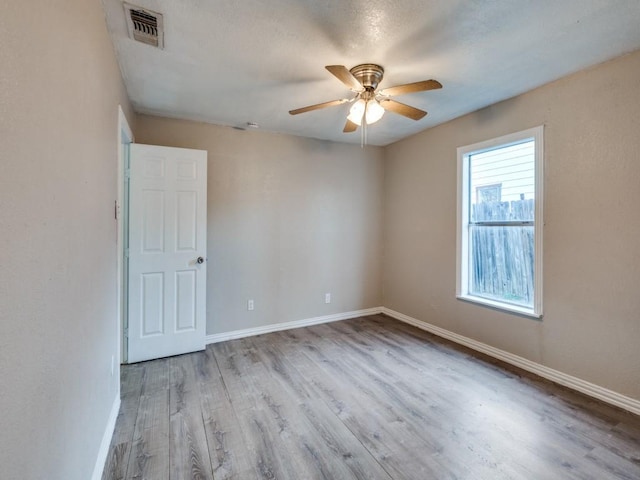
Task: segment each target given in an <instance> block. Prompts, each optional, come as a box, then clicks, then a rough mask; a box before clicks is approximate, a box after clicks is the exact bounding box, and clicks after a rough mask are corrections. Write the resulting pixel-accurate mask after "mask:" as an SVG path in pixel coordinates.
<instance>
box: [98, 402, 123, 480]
mask: <svg viewBox="0 0 640 480" xmlns="http://www.w3.org/2000/svg"><path fill="white" fill-rule="evenodd" d="M119 412H120V391H119V390H118V392H117V395H116V399H115V400H114V402H113V405H112V407H111V413H110V414H109V420H108V421H107V426H106V428H105V429H104V434H103V435H102V442H101V443H100V449H99V450H98V457H97V458H96V465H95V467H94V468H93V475H91V480H100V479H101V478H102V472H103V471H104V464H105V462H106V461H107V456H108V455H109V447H110V446H111V438H113V431H114V430H115V428H116V420H117V418H118V413H119Z"/></svg>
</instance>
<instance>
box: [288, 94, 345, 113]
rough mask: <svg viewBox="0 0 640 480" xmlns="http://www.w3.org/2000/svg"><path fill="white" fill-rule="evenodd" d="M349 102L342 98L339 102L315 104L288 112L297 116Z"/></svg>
mask: <svg viewBox="0 0 640 480" xmlns="http://www.w3.org/2000/svg"><path fill="white" fill-rule="evenodd" d="M348 101H349V100H348V99H346V98H342V99H340V100H332V101H330V102H324V103H317V104H315V105H309V106H308V107H302V108H296V109H295V110H289V113H290V114H291V115H298V114H299V113H305V112H311V111H312V110H318V109H320V108H327V107H334V106H336V105H342V104H343V103H346V102H348Z"/></svg>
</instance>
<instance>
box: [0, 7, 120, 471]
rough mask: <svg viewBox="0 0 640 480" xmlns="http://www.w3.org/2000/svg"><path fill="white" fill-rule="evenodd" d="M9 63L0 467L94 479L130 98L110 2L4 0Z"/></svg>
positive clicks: (2, 164) (2, 110) (1, 35)
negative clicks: (121, 138) (121, 141)
mask: <svg viewBox="0 0 640 480" xmlns="http://www.w3.org/2000/svg"><path fill="white" fill-rule="evenodd" d="M0 65H1V67H0V172H1V173H0V325H1V326H2V332H1V333H0V385H1V387H0V412H1V413H0V477H2V478H6V479H17V478H25V479H65V480H73V479H78V480H87V479H89V478H91V473H92V471H93V468H94V465H95V462H96V457H97V455H98V448H99V445H100V442H101V440H102V436H103V433H104V431H105V427H106V425H107V420H108V417H109V413H110V411H111V407H112V405H113V403H114V400H115V399H116V395H117V391H118V382H119V378H118V376H117V369H116V375H114V376H111V357H112V356H113V355H115V356H116V359H117V348H118V347H117V346H118V338H117V317H116V254H115V248H116V244H115V236H116V229H115V221H114V218H113V207H114V200H115V198H116V151H117V150H116V141H117V132H116V130H117V107H118V103H119V102H120V103H122V102H124V103H126V102H127V100H126V95H125V92H124V89H123V86H122V82H121V78H120V72H119V69H118V67H117V64H116V62H115V56H114V53H113V47H112V45H111V42H110V40H109V37H108V35H107V30H106V25H105V21H104V14H103V11H102V8H101V5H100V2H99V1H98V0H92V1H85V0H69V1H66V2H64V5H61V4H60V2H36V1H27V2H8V1H7V2H2V4H1V6H0ZM125 111H127V112H128V113H129V117H130V116H131V112H130V110H129V108H128V107H127V106H125ZM130 118H131V117H130ZM116 367H117V365H116Z"/></svg>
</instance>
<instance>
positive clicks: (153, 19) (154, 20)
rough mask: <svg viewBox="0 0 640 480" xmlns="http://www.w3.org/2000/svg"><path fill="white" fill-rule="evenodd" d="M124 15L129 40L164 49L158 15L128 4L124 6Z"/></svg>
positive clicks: (160, 18) (162, 33) (159, 15)
mask: <svg viewBox="0 0 640 480" xmlns="http://www.w3.org/2000/svg"><path fill="white" fill-rule="evenodd" d="M124 13H125V16H126V17H127V27H128V29H129V38H132V39H133V40H137V41H138V42H142V43H146V44H147V45H153V46H154V47H158V48H164V30H163V25H162V15H161V14H160V13H156V12H152V11H151V10H146V9H144V8H140V7H136V6H135V5H129V4H128V3H125V4H124Z"/></svg>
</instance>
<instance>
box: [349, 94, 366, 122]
mask: <svg viewBox="0 0 640 480" xmlns="http://www.w3.org/2000/svg"><path fill="white" fill-rule="evenodd" d="M365 106H366V102H365V101H364V100H363V99H362V98H360V99H359V100H358V101H357V102H355V103H354V104H353V105H351V108H350V109H349V116H348V117H347V119H348V120H349V121H350V122H353V123H355V124H356V125H358V126H360V125H362V117H363V116H364V111H365Z"/></svg>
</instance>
